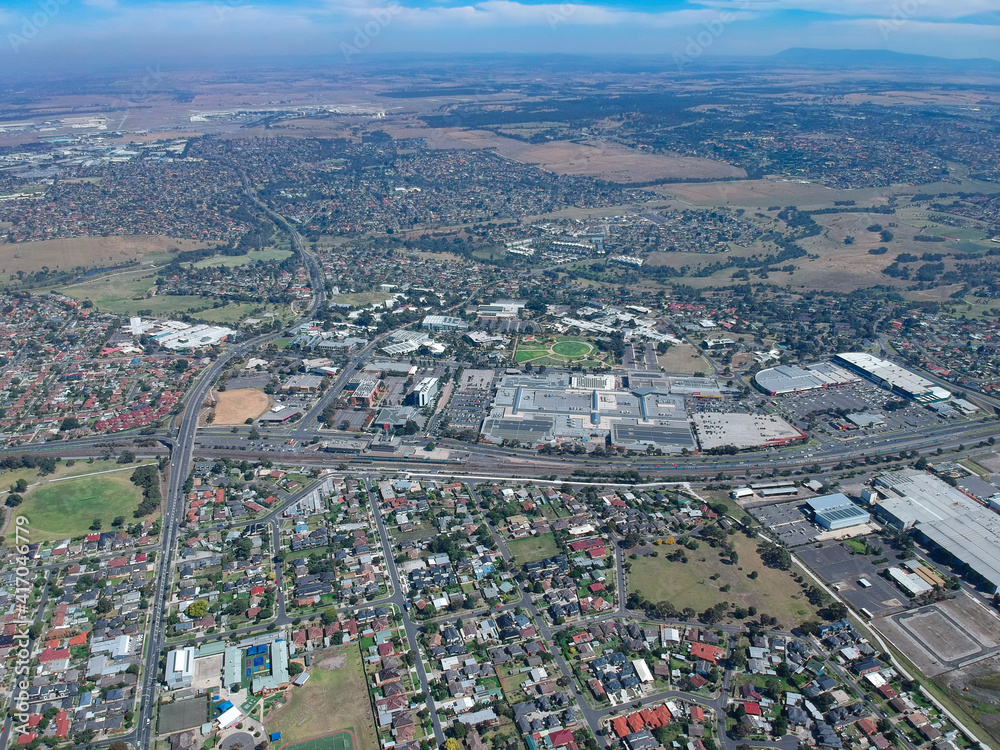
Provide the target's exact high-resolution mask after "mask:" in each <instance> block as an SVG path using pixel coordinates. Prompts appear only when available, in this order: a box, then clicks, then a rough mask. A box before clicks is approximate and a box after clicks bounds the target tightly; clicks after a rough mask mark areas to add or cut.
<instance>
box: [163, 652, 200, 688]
mask: <svg viewBox="0 0 1000 750" xmlns="http://www.w3.org/2000/svg"><path fill="white" fill-rule="evenodd" d="M193 681H194V646H188V647H187V648H178V649H174V650H173V651H171V652H170V653H169V654H167V669H166V679H165V682H166V683H167V687H168V688H169V689H170V690H179V689H181V688H187V687H191V683H192V682H193Z"/></svg>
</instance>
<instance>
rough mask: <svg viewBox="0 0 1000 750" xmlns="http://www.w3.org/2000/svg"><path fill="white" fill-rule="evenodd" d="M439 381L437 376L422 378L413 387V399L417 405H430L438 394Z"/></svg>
mask: <svg viewBox="0 0 1000 750" xmlns="http://www.w3.org/2000/svg"><path fill="white" fill-rule="evenodd" d="M439 384H440V381H439V380H438V379H437V378H424V379H423V380H421V381H420V382H419V383H417V387H416V388H414V389H413V400H414V402H415V403H416V405H417V406H431V405H432V404H433V403H434V400H435V399H436V398H437V395H438V386H439Z"/></svg>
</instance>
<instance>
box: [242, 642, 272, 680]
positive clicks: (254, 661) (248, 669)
mask: <svg viewBox="0 0 1000 750" xmlns="http://www.w3.org/2000/svg"><path fill="white" fill-rule="evenodd" d="M243 673H244V675H245V676H246V678H247V680H252V679H253V678H254V677H256V676H257V675H259V674H271V649H270V644H267V643H265V644H261V645H260V646H251V647H250V648H248V649H247V652H246V656H244V657H243Z"/></svg>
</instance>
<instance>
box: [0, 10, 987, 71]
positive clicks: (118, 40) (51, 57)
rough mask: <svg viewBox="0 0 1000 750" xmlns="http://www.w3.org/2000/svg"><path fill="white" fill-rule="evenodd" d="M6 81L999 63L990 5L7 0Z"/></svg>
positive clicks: (0, 17)
mask: <svg viewBox="0 0 1000 750" xmlns="http://www.w3.org/2000/svg"><path fill="white" fill-rule="evenodd" d="M0 32H2V38H0V50H2V51H0V59H2V60H3V63H4V65H3V67H4V69H5V71H7V72H11V71H14V70H19V69H32V68H38V69H42V68H44V69H46V70H50V71H51V70H65V71H67V72H81V71H82V70H84V69H86V68H87V67H88V66H89V67H92V68H103V67H107V66H115V65H133V66H134V65H139V66H147V65H154V64H160V65H166V66H173V65H184V66H189V65H191V66H197V65H198V64H199V62H210V63H212V64H218V63H220V62H225V61H231V62H233V63H239V62H240V61H252V60H255V59H259V60H262V61H263V60H265V59H267V60H272V59H273V60H288V61H294V60H296V59H303V58H309V57H313V58H317V57H323V58H326V57H334V58H339V59H341V60H343V61H345V62H356V61H358V60H360V59H366V58H374V57H377V56H379V55H400V54H414V55H427V54H444V55H448V54H461V55H466V54H501V53H507V54H518V55H520V54H566V55H658V56H667V57H672V56H676V55H687V56H688V57H692V56H693V57H697V58H701V57H705V58H708V57H721V56H761V55H770V54H775V53H778V52H781V51H782V50H785V49H787V48H791V47H814V48H821V49H840V48H853V49H870V50H881V49H885V50H890V51H894V52H901V53H907V54H919V55H929V56H939V57H945V58H976V57H986V58H992V59H996V60H1000V45H998V44H997V42H998V41H1000V11H998V10H997V9H996V3H995V2H993V1H992V0H871V1H866V0H839V2H833V1H831V0H667V1H665V2H658V3H656V2H641V0H640V1H639V2H614V1H613V0H609V1H608V2H602V3H597V2H586V3H584V2H579V3H562V4H559V3H532V2H515V1H514V0H482V1H481V2H475V3H459V2H451V1H449V0H441V1H440V2H434V1H432V0H423V1H421V0H402V1H400V2H397V1H396V0H388V2H381V1H379V0H340V1H339V2H338V1H337V0H331V1H330V2H295V3H292V4H287V3H280V2H275V1H274V0H268V1H265V2H253V3H250V2H247V3H244V2H241V1H240V0H215V1H214V2H206V1H202V0H195V1H189V0H183V1H181V2H162V1H161V2H146V1H144V0H82V1H81V0H32V1H31V2H25V1H23V0H13V2H8V3H6V4H5V5H4V6H3V8H2V9H0Z"/></svg>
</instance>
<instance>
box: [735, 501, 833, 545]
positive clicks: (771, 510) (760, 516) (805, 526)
mask: <svg viewBox="0 0 1000 750" xmlns="http://www.w3.org/2000/svg"><path fill="white" fill-rule="evenodd" d="M747 510H748V511H749V512H750V513H751V514H752V515H753V517H754V518H756V519H757V520H758V521H760V523H761V525H762V526H765V527H766V528H768V529H769V530H770V535H771V536H773V537H776V538H777V540H778V541H779V542H781V543H782V544H784V545H786V546H788V547H798V546H801V545H803V544H809V543H810V542H812V541H813V540H815V538H816V535H817V534H819V533H820V531H821V529H819V528H817V527H816V526H814V525H813V524H812V523H811V522H810V521H809V519H808V517H807V516H806V511H805V504H804V501H802V500H790V501H788V502H784V503H775V504H774V505H758V506H756V507H748V508H747Z"/></svg>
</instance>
